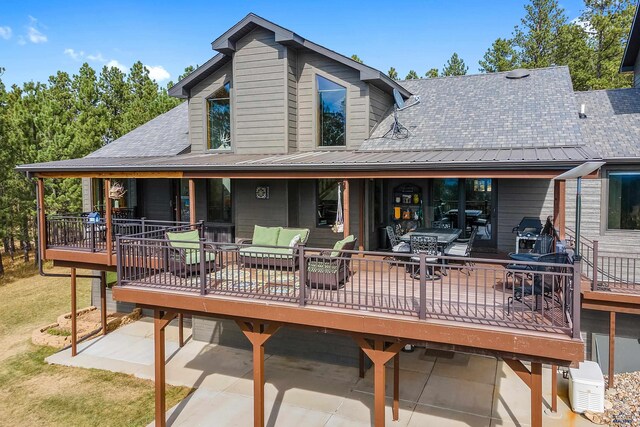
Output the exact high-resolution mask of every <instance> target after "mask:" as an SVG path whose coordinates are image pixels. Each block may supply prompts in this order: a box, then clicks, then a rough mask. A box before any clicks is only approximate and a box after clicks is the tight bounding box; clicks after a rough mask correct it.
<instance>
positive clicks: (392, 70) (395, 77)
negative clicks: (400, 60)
mask: <svg viewBox="0 0 640 427" xmlns="http://www.w3.org/2000/svg"><path fill="white" fill-rule="evenodd" d="M387 75H388V76H389V77H391V78H392V79H393V80H398V72H397V71H396V69H395V68H393V67H391V68H389V71H387Z"/></svg>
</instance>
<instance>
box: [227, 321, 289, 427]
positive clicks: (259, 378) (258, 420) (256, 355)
mask: <svg viewBox="0 0 640 427" xmlns="http://www.w3.org/2000/svg"><path fill="white" fill-rule="evenodd" d="M236 323H237V324H238V326H239V327H240V329H241V330H242V332H243V333H244V335H245V336H246V337H247V339H249V341H250V342H251V345H252V346H253V425H254V427H264V344H265V343H266V342H267V340H269V338H271V337H272V336H273V334H275V333H276V332H277V331H278V329H280V324H278V323H269V324H264V323H261V322H244V321H236Z"/></svg>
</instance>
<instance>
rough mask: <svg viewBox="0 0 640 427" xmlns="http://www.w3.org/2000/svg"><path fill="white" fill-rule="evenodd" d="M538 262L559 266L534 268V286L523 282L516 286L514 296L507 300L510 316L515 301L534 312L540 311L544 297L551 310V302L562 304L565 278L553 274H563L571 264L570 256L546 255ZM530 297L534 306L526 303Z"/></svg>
mask: <svg viewBox="0 0 640 427" xmlns="http://www.w3.org/2000/svg"><path fill="white" fill-rule="evenodd" d="M537 261H538V262H540V263H546V264H557V266H544V265H536V266H532V269H531V276H533V284H529V283H525V282H524V281H523V283H522V284H521V285H520V286H514V289H513V295H512V296H510V297H509V298H507V304H508V305H507V313H508V314H509V313H510V312H511V305H512V304H513V302H514V301H518V302H521V303H523V304H524V305H526V306H528V307H529V308H531V309H532V310H538V297H542V299H543V300H544V302H545V305H546V306H547V308H549V301H551V302H557V303H558V304H562V300H561V299H560V292H561V291H562V283H561V280H562V279H563V278H561V277H559V276H557V275H554V274H552V273H561V272H563V271H564V270H565V268H566V266H567V265H568V264H569V255H568V254H566V253H554V254H546V255H542V256H540V257H539V258H538V260H537ZM545 273H549V274H545ZM529 296H532V297H533V299H534V301H533V304H529V303H527V302H526V301H525V298H526V297H529Z"/></svg>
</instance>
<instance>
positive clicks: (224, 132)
mask: <svg viewBox="0 0 640 427" xmlns="http://www.w3.org/2000/svg"><path fill="white" fill-rule="evenodd" d="M230 88H231V85H230V83H225V85H224V86H223V87H221V88H220V89H219V90H218V91H217V92H216V93H214V94H213V96H212V97H211V98H209V99H207V112H208V119H207V133H208V138H209V148H210V149H211V150H218V149H223V150H224V149H230V148H231V102H230V99H229V91H230Z"/></svg>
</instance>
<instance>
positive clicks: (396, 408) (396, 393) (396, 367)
mask: <svg viewBox="0 0 640 427" xmlns="http://www.w3.org/2000/svg"><path fill="white" fill-rule="evenodd" d="M392 413H393V421H398V419H399V418H400V353H396V354H394V355H393V407H392Z"/></svg>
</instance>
